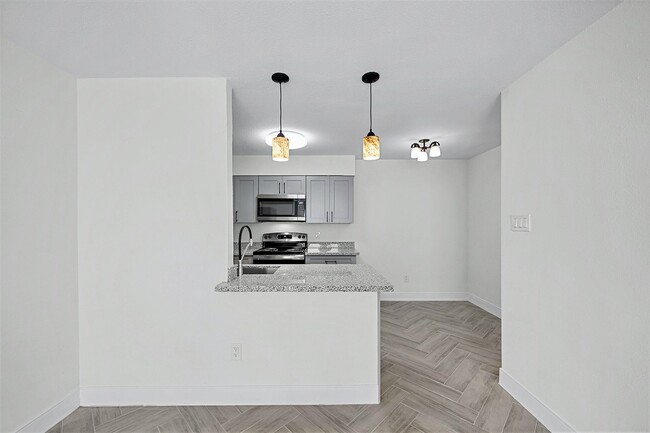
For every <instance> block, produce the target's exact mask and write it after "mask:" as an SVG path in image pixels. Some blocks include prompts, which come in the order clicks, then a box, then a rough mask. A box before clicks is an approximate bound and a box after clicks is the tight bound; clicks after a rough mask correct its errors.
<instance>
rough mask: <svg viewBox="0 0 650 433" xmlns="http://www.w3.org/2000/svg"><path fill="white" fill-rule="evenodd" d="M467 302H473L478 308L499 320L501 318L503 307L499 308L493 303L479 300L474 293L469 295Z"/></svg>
mask: <svg viewBox="0 0 650 433" xmlns="http://www.w3.org/2000/svg"><path fill="white" fill-rule="evenodd" d="M467 295H468V296H467V300H468V301H469V302H471V303H472V304H474V305H476V306H477V307H481V308H482V309H484V310H485V311H487V312H488V313H490V314H494V315H495V316H497V317H498V318H499V319H500V318H501V307H497V306H496V305H494V304H493V303H491V302H489V301H486V300H485V299H483V298H479V297H478V296H476V295H475V294H473V293H467Z"/></svg>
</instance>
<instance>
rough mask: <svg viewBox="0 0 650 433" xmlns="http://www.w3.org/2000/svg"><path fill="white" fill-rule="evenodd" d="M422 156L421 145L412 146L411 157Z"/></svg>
mask: <svg viewBox="0 0 650 433" xmlns="http://www.w3.org/2000/svg"><path fill="white" fill-rule="evenodd" d="M418 156H420V148H419V147H412V148H411V158H417V157H418Z"/></svg>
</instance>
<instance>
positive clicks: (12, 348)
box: [0, 39, 79, 432]
mask: <svg viewBox="0 0 650 433" xmlns="http://www.w3.org/2000/svg"><path fill="white" fill-rule="evenodd" d="M1 78H2V83H1V86H0V87H1V92H2V102H1V104H2V105H1V111H2V158H1V160H2V195H1V199H2V223H1V226H2V227H1V230H2V294H1V297H2V302H1V305H2V314H1V317H2V326H1V328H0V329H1V338H0V339H1V340H2V352H1V353H2V361H1V369H2V371H1V373H0V374H1V376H2V383H1V388H2V390H1V399H2V400H1V402H0V407H1V409H0V410H1V412H2V425H1V426H0V431H3V432H13V431H16V430H19V429H21V428H23V427H25V426H26V425H29V424H30V423H32V422H33V421H34V420H36V419H37V418H39V417H40V416H41V415H43V414H46V413H48V411H50V409H52V408H54V407H56V406H58V405H60V404H61V403H62V402H64V401H65V402H70V401H71V400H76V401H77V402H78V398H79V396H78V389H79V326H78V287H77V126H76V125H77V96H76V95H77V87H76V80H75V78H74V77H72V76H71V75H69V74H67V73H65V72H63V71H61V70H59V69H57V68H56V67H54V66H53V65H51V64H49V63H47V62H45V61H44V60H43V59H41V58H39V57H37V56H35V55H33V54H31V53H29V52H27V51H25V50H23V49H22V48H20V47H18V46H16V45H14V44H13V43H11V42H10V41H8V40H6V39H3V40H2V76H1ZM69 406H70V405H69V404H68V405H67V406H66V407H67V408H69ZM75 407H76V406H75ZM65 415H67V413H66V411H65V410H64V411H63V412H58V413H57V414H55V415H54V416H55V418H56V417H62V416H65ZM58 420H59V419H50V421H52V423H54V422H56V421H58ZM48 427H49V426H48Z"/></svg>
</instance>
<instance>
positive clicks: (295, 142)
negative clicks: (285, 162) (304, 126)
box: [266, 129, 307, 149]
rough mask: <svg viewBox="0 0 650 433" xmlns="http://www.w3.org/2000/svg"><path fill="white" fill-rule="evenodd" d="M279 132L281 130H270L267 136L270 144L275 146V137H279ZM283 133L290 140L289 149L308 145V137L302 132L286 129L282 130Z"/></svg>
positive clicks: (267, 141) (267, 142)
mask: <svg viewBox="0 0 650 433" xmlns="http://www.w3.org/2000/svg"><path fill="white" fill-rule="evenodd" d="M279 133H280V131H273V132H270V133H269V134H268V135H267V136H266V144H268V145H269V146H273V139H274V138H275V137H277V135H278V134H279ZM282 133H283V134H284V136H285V137H287V139H288V140H289V149H300V148H301V147H305V146H306V145H307V137H305V136H304V135H303V134H301V133H300V132H296V131H289V130H287V129H285V130H284V131H282Z"/></svg>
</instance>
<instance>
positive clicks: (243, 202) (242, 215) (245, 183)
mask: <svg viewBox="0 0 650 433" xmlns="http://www.w3.org/2000/svg"><path fill="white" fill-rule="evenodd" d="M233 190H234V194H235V197H234V210H235V215H234V216H233V219H234V221H235V222H236V223H254V222H257V176H235V177H234V182H233Z"/></svg>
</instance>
